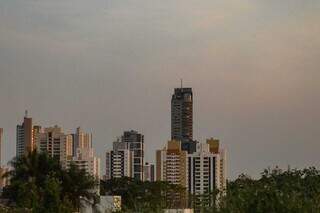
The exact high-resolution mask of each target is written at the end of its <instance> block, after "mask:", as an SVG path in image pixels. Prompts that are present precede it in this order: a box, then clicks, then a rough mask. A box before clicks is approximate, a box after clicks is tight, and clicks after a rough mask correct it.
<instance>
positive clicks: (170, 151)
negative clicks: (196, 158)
mask: <svg viewBox="0 0 320 213" xmlns="http://www.w3.org/2000/svg"><path fill="white" fill-rule="evenodd" d="M187 154H188V153H187V151H184V150H182V149H181V141H176V140H171V141H168V144H167V146H166V147H165V148H164V149H162V150H157V152H156V165H157V168H156V180H157V181H167V182H169V183H170V184H176V185H181V186H182V187H188V178H187V175H188V164H187Z"/></svg>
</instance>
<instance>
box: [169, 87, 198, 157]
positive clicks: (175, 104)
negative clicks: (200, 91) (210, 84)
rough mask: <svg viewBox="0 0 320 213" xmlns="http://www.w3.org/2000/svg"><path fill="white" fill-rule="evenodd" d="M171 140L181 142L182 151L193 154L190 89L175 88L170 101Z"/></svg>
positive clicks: (194, 144) (194, 147)
mask: <svg viewBox="0 0 320 213" xmlns="http://www.w3.org/2000/svg"><path fill="white" fill-rule="evenodd" d="M171 139H174V140H179V141H181V142H182V143H181V146H182V150H185V151H188V153H193V152H194V151H195V149H196V142H194V141H193V94H192V88H183V87H182V84H181V88H175V89H174V94H173V95H172V99H171Z"/></svg>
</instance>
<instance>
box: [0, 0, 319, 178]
mask: <svg viewBox="0 0 320 213" xmlns="http://www.w3.org/2000/svg"><path fill="white" fill-rule="evenodd" d="M0 5H1V6H0V26H1V27H0V34H1V37H0V102H1V110H0V127H1V128H3V129H4V137H3V152H2V154H3V164H5V163H6V162H7V161H8V160H11V157H13V156H14V153H15V140H16V133H15V128H16V125H17V124H19V123H21V118H22V117H23V114H24V110H25V109H28V110H29V114H30V116H31V117H32V118H34V123H37V124H38V123H41V125H43V126H53V125H55V124H57V125H61V126H62V127H63V128H64V129H65V130H66V131H68V132H69V131H71V130H73V128H74V127H76V126H82V127H83V128H84V129H86V130H88V131H89V132H92V134H93V141H94V142H95V144H94V146H95V147H94V148H95V150H97V151H98V155H99V157H100V158H101V159H103V157H104V151H105V150H106V149H111V143H112V142H113V140H114V137H115V136H117V135H121V133H122V132H123V131H124V130H128V129H135V130H137V131H138V132H141V133H142V134H144V135H145V139H146V144H145V146H146V150H147V153H146V154H147V156H146V157H147V159H146V161H148V162H154V159H153V155H154V151H155V150H157V149H160V148H161V147H162V146H163V143H164V142H165V141H167V140H168V139H170V98H171V95H172V93H173V88H176V87H179V86H180V85H179V84H180V82H179V79H180V78H183V79H184V86H186V87H192V88H193V92H194V115H195V117H194V123H195V124H196V125H195V126H194V132H193V134H194V138H196V139H198V140H200V141H204V140H205V139H206V138H208V137H216V138H219V139H220V140H221V142H222V144H223V146H225V148H227V150H228V162H229V165H228V174H229V177H231V178H235V177H236V176H237V175H239V174H240V173H242V172H244V173H248V174H249V175H252V176H257V175H258V174H259V173H260V172H261V170H262V169H263V168H267V167H269V166H270V167H274V166H276V165H278V166H280V167H283V168H286V167H287V165H291V167H292V168H294V167H299V168H303V167H307V166H316V167H319V166H320V163H319V157H318V152H317V150H318V149H319V148H320V144H319V143H318V138H319V137H320V135H319V134H320V133H319V132H320V129H319V128H320V127H319V126H318V125H317V124H316V123H317V121H318V120H319V119H320V113H319V108H320V101H319V98H318V91H319V90H320V84H319V79H320V72H319V67H320V64H319V60H318V58H319V49H320V39H319V36H318V35H319V33H320V29H319V24H318V22H319V21H318V20H319V19H320V15H319V9H320V2H319V1H314V0H307V1H303V3H302V2H301V1H298V0H283V1H274V0H270V1H265V0H257V1H237V0H231V1H228V2H226V1H208V0H205V1H203V2H200V3H199V2H198V1H186V2H183V3H182V2H181V1H176V0H173V1H159V2H152V3H151V2H150V1H147V0H141V1H139V2H132V1H130V0H124V1H109V0H107V1H102V0H93V1H91V2H90V3H89V2H88V1H83V0H79V1H75V0H68V1H59V2H53V1H49V0H43V1H34V0H30V1H23V2H21V1H17V0H5V1H2V2H1V3H0ZM106 144H109V147H107V146H106ZM103 167H104V166H102V168H103ZM103 173H104V172H102V174H103Z"/></svg>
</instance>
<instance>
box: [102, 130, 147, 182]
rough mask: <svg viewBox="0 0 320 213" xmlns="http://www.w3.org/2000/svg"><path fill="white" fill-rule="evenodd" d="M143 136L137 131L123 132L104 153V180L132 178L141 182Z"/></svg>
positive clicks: (142, 172) (142, 171)
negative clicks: (111, 148)
mask: <svg viewBox="0 0 320 213" xmlns="http://www.w3.org/2000/svg"><path fill="white" fill-rule="evenodd" d="M143 166H144V136H143V135H142V134H140V133H138V132H137V131H134V130H131V131H125V132H124V133H123V135H122V136H121V138H119V139H117V141H115V142H113V150H112V151H107V152H106V179H110V178H117V177H132V178H135V179H137V180H141V181H143V180H144V179H143V174H144V170H143Z"/></svg>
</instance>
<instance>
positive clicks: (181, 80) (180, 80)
mask: <svg viewBox="0 0 320 213" xmlns="http://www.w3.org/2000/svg"><path fill="white" fill-rule="evenodd" d="M180 82H181V89H182V88H183V80H182V78H180Z"/></svg>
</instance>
